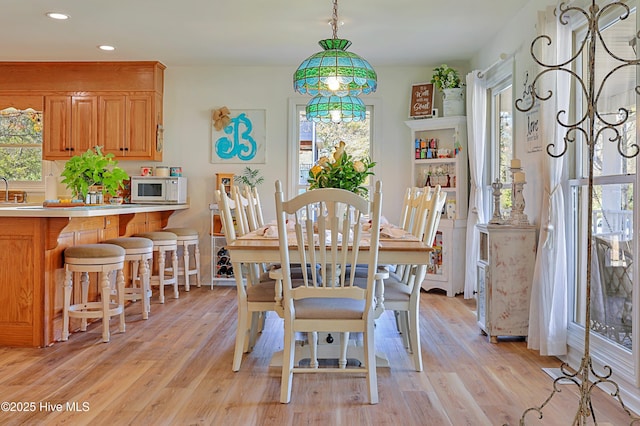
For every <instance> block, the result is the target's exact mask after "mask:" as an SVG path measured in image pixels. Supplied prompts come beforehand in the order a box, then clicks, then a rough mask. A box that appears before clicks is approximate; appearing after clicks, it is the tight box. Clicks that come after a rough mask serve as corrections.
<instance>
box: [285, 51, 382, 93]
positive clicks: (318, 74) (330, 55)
mask: <svg viewBox="0 0 640 426" xmlns="http://www.w3.org/2000/svg"><path fill="white" fill-rule="evenodd" d="M318 44H320V46H322V48H323V49H324V50H322V51H321V52H318V53H315V54H314V55H311V56H310V57H308V58H307V59H305V60H304V61H303V62H302V64H300V66H299V67H298V69H297V70H296V72H295V73H294V75H293V88H294V90H295V91H296V92H298V93H302V94H309V95H311V96H316V95H322V96H334V95H335V96H341V97H342V96H347V95H351V96H358V95H360V94H363V93H364V94H369V93H372V92H375V91H376V88H377V86H378V83H377V75H376V72H375V71H374V69H373V67H372V66H371V64H369V62H367V61H366V60H365V59H363V58H361V57H360V56H358V55H357V54H355V53H351V52H347V51H346V49H347V48H348V47H349V46H350V45H351V42H350V41H349V40H344V39H339V38H332V39H326V40H321V41H319V42H318Z"/></svg>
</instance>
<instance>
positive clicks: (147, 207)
mask: <svg viewBox="0 0 640 426" xmlns="http://www.w3.org/2000/svg"><path fill="white" fill-rule="evenodd" d="M188 208H189V205H188V204H101V205H88V206H80V207H42V205H41V204H37V205H20V204H11V206H8V207H5V206H3V204H2V203H0V217H67V218H72V217H96V216H107V215H120V214H134V213H146V212H163V211H174V210H183V209H188Z"/></svg>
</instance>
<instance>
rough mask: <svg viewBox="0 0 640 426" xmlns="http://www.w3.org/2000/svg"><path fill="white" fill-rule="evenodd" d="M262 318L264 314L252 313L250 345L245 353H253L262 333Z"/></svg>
mask: <svg viewBox="0 0 640 426" xmlns="http://www.w3.org/2000/svg"><path fill="white" fill-rule="evenodd" d="M261 318H262V312H251V324H250V325H249V345H248V347H247V348H245V349H246V350H245V352H251V351H252V350H253V347H254V346H255V345H256V340H258V333H259V332H261V331H262V328H261V327H260V324H261V323H262V321H261Z"/></svg>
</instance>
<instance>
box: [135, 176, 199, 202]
mask: <svg viewBox="0 0 640 426" xmlns="http://www.w3.org/2000/svg"><path fill="white" fill-rule="evenodd" d="M131 202H132V203H134V204H137V203H142V204H145V203H154V204H186V203H187V178H186V177H174V176H171V177H164V176H131Z"/></svg>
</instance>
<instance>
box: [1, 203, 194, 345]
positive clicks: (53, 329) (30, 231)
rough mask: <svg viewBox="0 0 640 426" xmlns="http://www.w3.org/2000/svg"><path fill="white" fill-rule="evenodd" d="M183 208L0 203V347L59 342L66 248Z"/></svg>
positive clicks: (150, 223) (153, 223)
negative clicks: (9, 204) (3, 204)
mask: <svg viewBox="0 0 640 426" xmlns="http://www.w3.org/2000/svg"><path fill="white" fill-rule="evenodd" d="M188 208H189V205H188V204H153V205H151V204H120V205H100V206H82V207H42V206H41V205H15V204H14V205H11V206H7V205H5V206H2V204H0V268H1V269H2V273H1V274H0V301H2V304H3V308H2V309H0V346H26V347H43V346H49V345H51V344H52V343H54V342H55V341H57V340H59V338H60V335H61V332H62V330H61V321H60V318H61V315H62V285H63V281H64V250H65V249H66V248H67V247H71V246H74V245H78V244H94V243H98V242H101V241H104V240H107V239H111V238H117V237H123V236H131V235H133V234H136V233H139V232H148V231H156V230H159V229H163V228H164V227H166V226H167V225H168V221H169V217H170V216H171V215H172V214H174V212H176V211H179V210H184V209H188ZM94 281H95V277H92V281H91V283H90V287H89V298H90V300H91V299H94V298H95V297H97V294H98V288H97V283H95V282H94ZM72 297H79V294H78V295H75V294H74V295H73V296H72ZM54 324H55V326H54ZM71 325H72V328H75V327H77V325H78V324H73V322H72V324H71Z"/></svg>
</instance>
